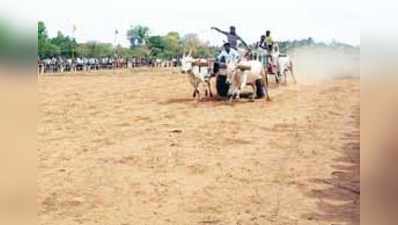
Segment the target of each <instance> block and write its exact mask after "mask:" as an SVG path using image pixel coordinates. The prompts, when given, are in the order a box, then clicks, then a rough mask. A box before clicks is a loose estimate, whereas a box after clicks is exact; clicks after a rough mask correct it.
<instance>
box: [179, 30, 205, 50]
mask: <svg viewBox="0 0 398 225" xmlns="http://www.w3.org/2000/svg"><path fill="white" fill-rule="evenodd" d="M201 44H202V43H201V42H200V40H199V36H198V35H197V34H193V33H191V34H186V35H185V36H184V37H183V39H182V47H183V50H184V51H192V54H193V55H196V53H197V52H198V49H199V47H200V46H201Z"/></svg>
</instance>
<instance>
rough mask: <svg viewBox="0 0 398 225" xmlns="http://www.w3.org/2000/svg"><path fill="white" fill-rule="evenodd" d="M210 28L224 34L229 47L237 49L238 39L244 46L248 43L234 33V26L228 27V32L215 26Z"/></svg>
mask: <svg viewBox="0 0 398 225" xmlns="http://www.w3.org/2000/svg"><path fill="white" fill-rule="evenodd" d="M211 29H213V30H215V31H218V32H220V33H222V34H224V35H225V36H227V39H228V43H229V44H230V46H231V48H233V49H235V50H237V49H238V41H240V42H241V43H242V44H243V45H244V46H245V47H246V48H248V45H247V44H246V42H245V41H244V40H243V39H242V38H241V37H240V36H239V35H237V34H236V28H235V27H234V26H231V27H229V32H226V31H222V30H220V29H219V28H217V27H212V28H211Z"/></svg>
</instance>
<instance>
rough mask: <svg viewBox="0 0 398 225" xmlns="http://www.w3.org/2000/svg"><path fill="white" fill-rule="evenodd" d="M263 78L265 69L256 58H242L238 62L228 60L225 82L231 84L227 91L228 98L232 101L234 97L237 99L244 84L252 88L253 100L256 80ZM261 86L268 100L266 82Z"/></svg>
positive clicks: (255, 91)
mask: <svg viewBox="0 0 398 225" xmlns="http://www.w3.org/2000/svg"><path fill="white" fill-rule="evenodd" d="M265 78H266V72H265V69H264V67H263V65H262V64H261V63H260V62H258V61H256V60H245V59H243V60H241V61H240V62H234V61H232V62H230V63H229V64H228V65H227V82H229V83H230V84H231V86H230V88H229V91H228V96H229V100H230V101H232V100H233V99H234V98H237V99H239V97H240V92H241V90H243V88H244V87H245V86H246V85H249V86H251V87H252V88H253V95H252V99H251V100H254V99H255V97H256V93H257V87H256V81H257V80H264V79H265ZM263 83H264V82H263ZM262 88H264V89H265V90H264V93H265V95H266V96H267V97H266V100H267V101H270V100H271V98H270V97H269V94H268V85H267V83H266V82H265V83H264V85H263V87H262Z"/></svg>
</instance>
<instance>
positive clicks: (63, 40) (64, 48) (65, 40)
mask: <svg viewBox="0 0 398 225" xmlns="http://www.w3.org/2000/svg"><path fill="white" fill-rule="evenodd" d="M50 43H51V44H53V45H56V46H58V47H59V49H60V50H61V55H62V56H64V57H68V58H70V57H74V56H75V52H76V48H77V43H76V40H74V39H72V38H71V37H69V36H64V35H63V34H62V32H61V31H58V33H57V36H56V37H55V38H52V39H50Z"/></svg>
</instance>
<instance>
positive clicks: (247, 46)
mask: <svg viewBox="0 0 398 225" xmlns="http://www.w3.org/2000/svg"><path fill="white" fill-rule="evenodd" d="M238 39H239V40H240V41H241V42H242V44H243V45H244V46H245V47H246V48H249V45H247V44H246V42H245V41H244V40H243V39H242V38H241V37H240V36H238Z"/></svg>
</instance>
